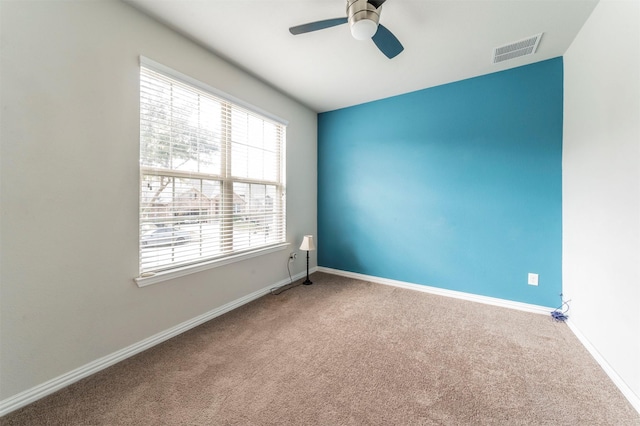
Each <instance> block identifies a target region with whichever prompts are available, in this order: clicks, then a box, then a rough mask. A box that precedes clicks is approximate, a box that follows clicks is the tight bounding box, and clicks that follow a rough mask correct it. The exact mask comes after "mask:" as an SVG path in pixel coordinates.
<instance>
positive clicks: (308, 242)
mask: <svg viewBox="0 0 640 426" xmlns="http://www.w3.org/2000/svg"><path fill="white" fill-rule="evenodd" d="M315 249H316V245H315V243H314V242H313V235H305V236H304V238H303V239H302V244H300V250H306V251H313V250H315Z"/></svg>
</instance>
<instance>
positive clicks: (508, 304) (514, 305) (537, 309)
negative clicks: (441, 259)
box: [318, 266, 554, 315]
mask: <svg viewBox="0 0 640 426" xmlns="http://www.w3.org/2000/svg"><path fill="white" fill-rule="evenodd" d="M318 272H326V273H328V274H334V275H341V276H343V277H348V278H354V279H358V280H362V281H369V282H372V283H376V284H384V285H390V286H393V287H400V288H406V289H409V290H416V291H421V292H423V293H430V294H436V295H438V296H446V297H453V298H455V299H462V300H469V301H471V302H478V303H484V304H485V305H493V306H501V307H503V308H510V309H516V310H518V311H525V312H532V313H535V314H544V315H550V313H551V312H552V311H553V310H554V308H549V307H546V306H539V305H531V304H529V303H521V302H514V301H512V300H505V299H497V298H495V297H488V296H480V295H477V294H471V293H464V292H461V291H454V290H447V289H443V288H438V287H430V286H426V285H421V284H413V283H407V282H404V281H396V280H390V279H388V278H380V277H374V276H371V275H364V274H358V273H355V272H348V271H341V270H339V269H331V268H325V267H323V266H321V267H318Z"/></svg>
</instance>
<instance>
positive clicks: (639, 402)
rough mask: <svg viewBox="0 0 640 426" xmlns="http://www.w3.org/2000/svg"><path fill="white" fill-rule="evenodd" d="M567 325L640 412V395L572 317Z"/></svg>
mask: <svg viewBox="0 0 640 426" xmlns="http://www.w3.org/2000/svg"><path fill="white" fill-rule="evenodd" d="M567 325H568V326H569V329H570V330H571V331H572V332H573V334H574V335H575V336H576V337H577V338H578V340H580V343H582V346H584V347H585V348H586V349H587V351H589V353H590V354H591V356H592V357H593V358H594V359H595V360H596V362H597V363H598V364H600V367H602V369H603V370H604V372H605V373H607V376H609V378H610V379H611V381H612V382H613V383H614V384H615V385H616V386H617V387H618V389H619V390H620V392H622V394H623V395H624V396H625V398H627V400H628V401H629V403H630V404H631V405H632V406H633V408H635V409H636V411H637V412H638V413H640V396H639V395H637V394H636V393H635V392H634V391H633V390H631V388H630V387H629V385H627V383H626V382H625V381H624V380H623V379H622V377H620V376H619V375H618V373H617V372H616V370H614V369H613V367H611V365H610V364H609V363H608V362H607V360H606V359H605V358H604V357H603V356H602V355H601V354H600V352H598V350H597V349H596V348H595V346H593V345H592V344H591V342H590V341H589V339H587V338H586V337H585V335H584V334H582V332H581V331H580V329H579V328H578V327H576V325H575V324H574V323H573V322H572V321H571V318H569V319H568V320H567Z"/></svg>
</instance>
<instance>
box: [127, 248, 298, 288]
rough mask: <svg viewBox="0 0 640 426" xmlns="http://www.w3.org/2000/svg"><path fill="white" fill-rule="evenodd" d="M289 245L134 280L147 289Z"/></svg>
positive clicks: (262, 249)
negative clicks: (152, 285) (160, 283)
mask: <svg viewBox="0 0 640 426" xmlns="http://www.w3.org/2000/svg"><path fill="white" fill-rule="evenodd" d="M289 245H290V244H289V243H281V244H277V245H274V246H269V247H266V248H261V249H258V250H253V251H249V252H244V253H239V254H236V255H232V256H227V257H224V258H222V259H215V260H210V261H208V262H203V263H198V264H196V265H189V266H184V267H182V268H176V269H172V270H170V271H162V272H156V273H153V274H152V275H149V276H147V275H144V274H143V276H140V277H137V278H134V279H133V280H134V281H135V283H136V284H137V285H138V287H146V286H148V285H151V284H156V283H159V282H162V281H167V280H172V279H174V278H179V277H183V276H185V275H190V274H195V273H196V272H201V271H206V270H207V269H213V268H217V267H219V266H224V265H228V264H231V263H236V262H241V261H243V260H247V259H250V258H252V257H257V256H262V255H265V254H269V253H274V252H277V251H281V250H284V249H286V248H288V247H289Z"/></svg>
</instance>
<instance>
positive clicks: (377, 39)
mask: <svg viewBox="0 0 640 426" xmlns="http://www.w3.org/2000/svg"><path fill="white" fill-rule="evenodd" d="M371 39H372V40H373V42H374V43H375V44H376V46H378V49H380V51H381V52H382V53H384V54H385V55H386V56H387V58H389V59H392V58H395V57H396V56H398V54H400V52H402V51H403V50H404V47H403V46H402V44H401V43H400V42H399V41H398V39H397V38H396V36H394V35H393V34H392V33H391V31H389V30H388V29H387V27H385V26H384V25H382V24H378V31H376V33H375V34H374V35H373V37H372V38H371Z"/></svg>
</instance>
